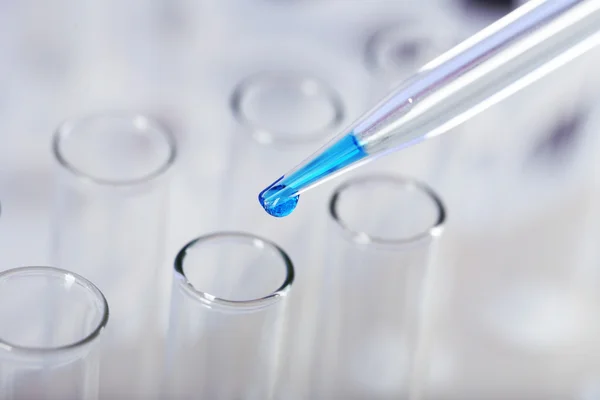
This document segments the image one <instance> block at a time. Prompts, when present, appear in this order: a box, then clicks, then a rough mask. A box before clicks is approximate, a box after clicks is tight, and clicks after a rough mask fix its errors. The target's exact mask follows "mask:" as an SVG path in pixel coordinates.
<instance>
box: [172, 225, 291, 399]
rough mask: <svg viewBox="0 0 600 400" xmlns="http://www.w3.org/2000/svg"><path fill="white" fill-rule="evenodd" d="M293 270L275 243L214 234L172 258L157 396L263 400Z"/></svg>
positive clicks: (269, 394) (271, 380) (269, 392)
mask: <svg viewBox="0 0 600 400" xmlns="http://www.w3.org/2000/svg"><path fill="white" fill-rule="evenodd" d="M293 281H294V268H293V266H292V262H291V261H290V258H289V257H288V256H287V254H286V253H285V252H284V251H283V250H282V249H281V248H279V247H278V246H277V245H276V244H274V243H272V242H269V241H267V240H265V239H261V238H260V237H257V236H254V235H250V234H244V233H227V232H222V233H216V234H211V235H208V236H203V237H200V238H198V239H196V240H193V241H192V242H190V243H189V244H187V245H186V246H185V247H184V248H183V249H182V250H181V251H180V252H179V254H178V255H177V257H176V259H175V271H174V281H173V288H172V294H171V317H170V324H169V336H168V344H167V363H166V369H165V374H164V378H165V381H164V385H163V391H162V393H163V397H162V398H169V399H191V398H198V399H211V400H231V399H239V400H254V399H256V400H269V399H272V398H273V390H274V386H275V382H276V379H277V372H278V366H279V362H280V361H281V362H285V361H284V360H283V359H280V358H279V356H280V354H279V348H280V340H281V336H280V335H281V323H282V319H281V318H282V312H283V310H284V304H285V302H284V299H285V298H286V297H287V295H288V293H289V291H290V288H291V285H292V282H293Z"/></svg>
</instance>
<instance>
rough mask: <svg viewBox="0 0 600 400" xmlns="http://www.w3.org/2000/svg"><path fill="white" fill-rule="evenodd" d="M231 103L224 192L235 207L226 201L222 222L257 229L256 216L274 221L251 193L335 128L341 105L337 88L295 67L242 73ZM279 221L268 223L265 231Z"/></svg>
mask: <svg viewBox="0 0 600 400" xmlns="http://www.w3.org/2000/svg"><path fill="white" fill-rule="evenodd" d="M230 105H231V112H232V115H233V117H234V119H235V121H236V122H237V123H238V129H236V130H235V131H234V133H233V138H232V139H233V140H232V147H231V150H230V163H229V165H230V169H229V171H228V178H229V179H228V182H229V183H231V184H229V185H227V187H226V188H225V189H226V193H225V194H224V198H225V199H227V200H229V201H230V202H233V203H234V204H235V207H234V206H233V204H232V205H231V206H229V207H227V209H228V212H227V213H224V215H226V216H227V217H228V220H227V221H226V225H228V227H229V228H233V229H251V228H252V229H256V228H257V226H256V225H257V222H260V223H261V224H260V225H262V222H263V221H265V222H266V223H268V222H273V220H272V218H267V217H265V214H264V211H263V210H262V209H261V208H260V205H259V203H258V200H257V198H256V189H257V188H260V187H261V185H262V183H261V182H264V181H265V179H266V180H269V179H271V178H272V174H273V171H274V170H275V171H276V170H278V169H279V168H283V170H285V169H286V168H288V167H289V166H290V165H291V164H290V163H294V162H299V160H301V159H302V158H303V157H304V154H306V153H307V152H310V148H311V147H312V146H315V145H316V144H318V143H321V142H323V141H324V140H326V139H327V137H328V136H330V135H333V134H335V133H336V132H337V130H338V129H339V128H341V124H342V123H343V122H344V120H345V117H346V115H345V107H344V103H343V102H342V100H341V98H340V95H339V94H338V91H337V90H336V89H335V88H333V87H332V86H330V85H329V84H328V83H327V82H325V81H324V80H323V79H321V78H320V77H319V76H318V75H317V74H312V73H306V72H299V71H294V70H279V71H276V72H264V73H257V74H253V75H250V76H248V77H246V78H245V79H243V80H242V81H241V82H239V83H238V84H237V85H236V87H235V88H234V90H233V92H232V94H231V99H230ZM294 160H296V161H294ZM239 199H245V200H246V201H239ZM303 208H305V209H308V208H310V205H307V206H306V207H303ZM306 217H308V214H306V215H304V218H306ZM281 226H282V224H278V223H272V224H270V226H268V228H267V229H268V231H267V232H268V233H273V229H278V228H280V227H281ZM267 232H265V233H267ZM261 233H262V232H261Z"/></svg>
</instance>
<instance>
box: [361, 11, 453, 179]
mask: <svg viewBox="0 0 600 400" xmlns="http://www.w3.org/2000/svg"><path fill="white" fill-rule="evenodd" d="M460 36H462V33H461V31H460V29H459V27H458V25H457V24H456V23H455V22H454V21H453V20H452V19H451V18H448V17H447V16H445V15H443V14H442V13H440V12H430V11H427V12H423V11H422V10H419V12H409V11H404V12H403V15H402V17H397V18H396V19H394V20H390V21H388V22H386V23H380V26H379V27H378V28H376V29H374V30H372V32H371V33H370V34H369V35H368V36H367V37H366V41H365V45H364V48H363V57H364V58H363V60H364V66H365V69H366V70H367V71H368V73H369V76H370V82H371V84H370V85H369V88H368V91H367V93H366V96H365V99H366V101H365V108H370V107H373V106H374V105H375V104H376V103H377V102H379V101H380V100H381V99H382V98H383V97H385V96H386V95H388V94H389V93H390V92H391V91H392V90H393V89H394V88H395V87H396V86H398V85H400V84H401V83H402V82H403V81H404V80H405V79H408V78H409V77H410V76H412V75H413V74H414V73H416V72H417V70H418V69H419V68H421V67H422V66H423V65H425V64H426V63H427V62H429V61H431V60H432V59H434V58H435V57H437V56H438V55H440V54H442V53H443V52H444V51H446V50H448V49H450V48H451V47H452V46H453V45H455V44H458V42H459V37H460ZM456 141H457V137H456V136H453V137H452V138H446V137H445V136H444V137H441V138H439V139H438V140H436V141H429V142H427V143H423V144H422V145H420V146H412V147H410V148H407V149H405V150H404V151H403V154H402V156H401V157H388V158H387V159H382V160H381V162H380V163H378V164H379V166H378V167H379V169H380V170H384V171H403V173H404V174H407V175H410V176H412V177H415V178H417V179H421V180H424V181H426V182H430V183H437V180H438V179H439V176H440V175H441V172H442V171H443V168H444V167H445V166H446V164H447V159H448V157H449V154H450V153H451V152H452V148H453V147H454V146H455V144H454V143H455V142H456Z"/></svg>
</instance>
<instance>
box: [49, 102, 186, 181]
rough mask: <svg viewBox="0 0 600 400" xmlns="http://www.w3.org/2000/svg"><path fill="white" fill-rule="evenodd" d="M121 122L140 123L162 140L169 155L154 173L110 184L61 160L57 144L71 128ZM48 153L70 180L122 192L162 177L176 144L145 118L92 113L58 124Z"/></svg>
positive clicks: (134, 114) (165, 130)
mask: <svg viewBox="0 0 600 400" xmlns="http://www.w3.org/2000/svg"><path fill="white" fill-rule="evenodd" d="M110 117H114V118H122V119H123V120H130V121H136V120H142V121H144V123H145V124H147V125H148V126H149V127H153V128H155V129H156V130H157V131H158V132H160V134H161V135H162V136H163V138H164V140H165V144H166V146H167V147H168V149H169V153H168V156H167V158H166V159H165V160H164V162H162V163H161V164H160V166H158V167H157V168H155V169H154V170H152V171H151V172H149V173H147V174H145V175H144V176H141V177H139V178H133V179H124V180H113V179H104V178H98V177H95V176H93V175H90V174H88V173H87V172H86V171H84V170H82V169H80V168H79V167H77V166H76V165H74V164H73V163H71V162H70V161H69V160H68V157H65V156H64V155H63V153H62V151H61V143H62V141H64V140H65V139H67V138H68V137H69V135H70V134H71V133H72V132H73V131H74V130H75V128H76V127H77V126H79V125H81V124H82V123H85V122H86V121H91V120H94V119H103V118H110ZM52 153H53V154H54V158H55V160H56V161H57V162H58V164H59V165H60V166H61V167H63V168H64V169H65V170H66V171H68V172H70V173H71V174H72V175H73V176H75V177H76V178H78V179H79V180H81V181H83V182H85V183H89V184H93V185H97V186H105V187H113V188H119V187H122V188H125V187H132V186H140V185H145V184H147V183H149V182H152V181H154V180H156V179H158V178H159V177H161V176H163V175H164V174H165V173H166V172H167V171H168V170H169V169H170V168H171V166H172V165H173V164H174V163H175V160H176V159H177V141H176V140H175V136H174V135H173V133H172V132H171V131H170V130H169V129H168V128H167V127H166V126H165V125H163V124H162V123H160V122H159V121H157V120H156V119H154V118H151V117H149V116H147V115H144V114H142V113H138V112H128V111H106V112H96V113H90V114H86V115H83V116H79V117H75V118H70V119H67V120H65V121H64V122H62V123H61V124H60V125H59V127H58V129H56V131H55V132H54V135H53V137H52Z"/></svg>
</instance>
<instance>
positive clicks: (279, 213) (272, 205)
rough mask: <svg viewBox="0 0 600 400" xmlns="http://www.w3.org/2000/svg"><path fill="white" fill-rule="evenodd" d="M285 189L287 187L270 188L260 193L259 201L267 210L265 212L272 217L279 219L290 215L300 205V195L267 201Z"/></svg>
mask: <svg viewBox="0 0 600 400" xmlns="http://www.w3.org/2000/svg"><path fill="white" fill-rule="evenodd" d="M283 189H285V185H276V186H270V187H268V188H267V189H265V190H263V191H262V192H260V194H259V195H258V200H259V201H260V204H261V205H262V207H263V208H264V209H265V211H266V212H268V213H269V214H270V215H272V216H274V217H278V218H280V217H285V216H287V215H290V214H291V213H292V211H294V209H296V206H297V205H298V199H299V198H300V196H299V195H296V196H292V197H286V198H283V199H282V198H281V197H276V198H274V199H269V200H267V199H268V198H269V196H270V195H272V194H274V193H276V192H279V191H281V190H283Z"/></svg>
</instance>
